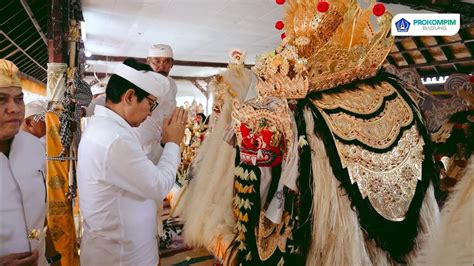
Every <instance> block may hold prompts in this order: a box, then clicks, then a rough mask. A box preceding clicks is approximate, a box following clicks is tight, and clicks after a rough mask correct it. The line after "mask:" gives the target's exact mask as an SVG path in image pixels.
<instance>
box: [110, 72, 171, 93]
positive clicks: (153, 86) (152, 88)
mask: <svg viewBox="0 0 474 266" xmlns="http://www.w3.org/2000/svg"><path fill="white" fill-rule="evenodd" d="M114 73H115V74H116V75H119V76H120V77H122V78H124V79H126V80H128V81H130V82H131V83H133V84H135V85H137V86H138V87H139V88H140V89H142V90H144V91H146V92H148V93H149V94H151V95H153V96H155V97H157V98H160V97H162V96H163V95H165V94H166V93H168V91H169V89H170V82H169V80H168V78H167V77H165V76H163V75H161V74H158V73H155V72H153V71H146V72H145V71H140V70H136V69H134V68H131V67H129V66H127V65H125V64H120V65H119V66H117V68H115V71H114Z"/></svg>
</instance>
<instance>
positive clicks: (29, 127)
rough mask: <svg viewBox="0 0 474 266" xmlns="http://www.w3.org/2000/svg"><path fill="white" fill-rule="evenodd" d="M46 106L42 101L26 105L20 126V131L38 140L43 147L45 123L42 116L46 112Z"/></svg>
mask: <svg viewBox="0 0 474 266" xmlns="http://www.w3.org/2000/svg"><path fill="white" fill-rule="evenodd" d="M47 104H48V103H47V102H46V101H42V100H35V101H31V102H29V103H27V104H26V105H25V119H24V120H23V123H22V124H21V130H23V131H25V132H28V133H30V134H31V135H33V136H35V137H37V138H39V139H40V140H41V142H42V143H43V145H44V144H45V139H44V137H45V135H46V122H45V121H44V118H43V116H42V115H43V114H44V113H45V112H46V107H47ZM37 115H38V116H37Z"/></svg>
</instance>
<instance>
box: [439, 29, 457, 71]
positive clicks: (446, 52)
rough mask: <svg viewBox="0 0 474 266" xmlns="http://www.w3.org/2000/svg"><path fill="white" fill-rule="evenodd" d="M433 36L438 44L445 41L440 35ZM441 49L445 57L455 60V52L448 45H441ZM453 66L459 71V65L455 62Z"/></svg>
mask: <svg viewBox="0 0 474 266" xmlns="http://www.w3.org/2000/svg"><path fill="white" fill-rule="evenodd" d="M433 37H434V38H435V40H436V42H437V43H438V44H444V43H445V42H444V40H443V38H441V37H440V36H433ZM440 49H441V51H442V52H443V54H444V57H446V60H453V59H454V58H455V57H454V54H453V52H452V51H451V49H449V47H448V46H440ZM452 66H453V68H454V69H455V70H456V71H459V70H458V67H457V66H456V65H455V64H453V65H452Z"/></svg>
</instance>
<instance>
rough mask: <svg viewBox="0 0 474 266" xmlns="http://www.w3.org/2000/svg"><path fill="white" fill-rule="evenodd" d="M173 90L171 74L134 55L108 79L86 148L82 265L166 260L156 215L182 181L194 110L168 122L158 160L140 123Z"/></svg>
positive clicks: (82, 156)
mask: <svg viewBox="0 0 474 266" xmlns="http://www.w3.org/2000/svg"><path fill="white" fill-rule="evenodd" d="M168 90H169V80H168V79H167V78H166V77H164V76H162V75H161V74H158V73H155V72H153V70H152V69H151V68H150V66H148V65H146V64H141V63H138V62H136V61H135V60H133V59H127V60H125V61H124V63H123V64H121V65H119V66H118V67H117V68H116V70H115V74H113V75H112V76H111V78H110V80H109V83H108V84H107V89H106V103H105V106H100V105H98V106H96V108H95V113H94V115H93V116H92V118H91V120H90V122H89V125H88V126H87V128H86V129H85V131H84V133H83V135H82V139H81V142H80V143H79V151H78V169H77V174H78V178H77V179H78V186H79V191H80V197H79V201H80V208H81V213H82V215H83V218H84V234H83V238H82V243H81V264H82V265H92V266H93V265H144V266H148V265H150V266H151V265H152V266H156V265H157V264H158V260H159V258H158V241H157V238H156V236H157V234H158V231H159V230H160V227H158V226H157V217H156V212H157V208H158V207H159V206H161V205H162V203H163V199H164V197H165V196H166V194H167V193H168V192H169V191H170V190H171V188H172V186H173V184H174V181H175V177H176V171H177V169H178V165H179V163H180V161H181V153H180V149H179V144H180V143H181V141H182V139H183V135H184V128H185V124H186V118H187V113H186V111H185V110H184V109H182V108H176V109H175V110H174V112H173V114H172V116H171V118H167V119H165V120H164V124H163V137H162V142H163V143H165V145H164V149H163V154H162V156H161V158H160V161H159V162H158V164H154V163H153V162H152V161H150V160H149V159H148V158H147V156H146V154H145V152H144V151H143V149H142V146H141V144H140V142H139V140H138V139H137V137H136V135H135V133H134V131H133V128H135V127H138V126H140V124H141V123H143V121H145V119H146V118H147V117H148V116H150V115H151V113H152V112H153V111H154V109H155V108H156V107H157V106H158V101H159V99H160V98H161V97H163V95H166V93H167V92H168ZM155 134H157V132H155Z"/></svg>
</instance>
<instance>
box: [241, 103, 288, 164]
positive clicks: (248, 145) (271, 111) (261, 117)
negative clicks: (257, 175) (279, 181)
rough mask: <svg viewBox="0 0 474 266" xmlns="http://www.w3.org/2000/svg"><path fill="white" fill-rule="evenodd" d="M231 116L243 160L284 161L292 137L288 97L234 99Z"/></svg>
mask: <svg viewBox="0 0 474 266" xmlns="http://www.w3.org/2000/svg"><path fill="white" fill-rule="evenodd" d="M232 118H233V119H234V121H235V125H234V131H235V132H236V134H237V143H238V145H239V146H240V161H241V162H242V163H245V164H247V165H253V166H262V167H273V166H277V165H279V164H281V162H282V161H283V159H284V156H285V155H286V151H287V149H288V147H291V145H292V143H291V142H292V141H291V140H293V132H292V131H291V128H292V127H291V117H290V112H289V109H288V104H287V102H286V101H284V100H280V99H277V98H267V99H265V101H263V102H257V101H250V102H248V103H240V102H239V101H234V112H232Z"/></svg>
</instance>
